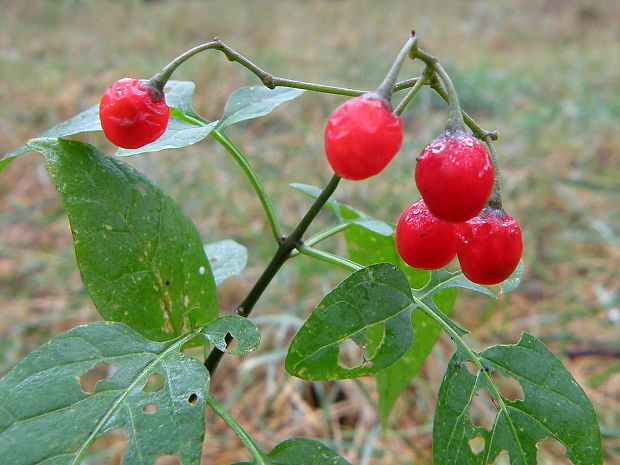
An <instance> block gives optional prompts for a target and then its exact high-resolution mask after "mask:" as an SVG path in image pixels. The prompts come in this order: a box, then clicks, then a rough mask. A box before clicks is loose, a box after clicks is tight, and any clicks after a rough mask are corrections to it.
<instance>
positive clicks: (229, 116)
mask: <svg viewBox="0 0 620 465" xmlns="http://www.w3.org/2000/svg"><path fill="white" fill-rule="evenodd" d="M304 92H305V91H304V90H303V89H290V88H288V87H276V88H275V89H268V88H266V87H263V86H248V87H242V88H240V89H237V90H236V91H235V92H233V94H232V95H231V96H230V98H229V99H228V101H227V102H226V105H225V106H224V115H223V116H222V119H221V120H220V122H219V123H218V125H217V129H218V130H222V129H224V128H226V127H228V126H232V125H233V124H237V123H240V122H242V121H247V120H249V119H254V118H258V117H260V116H264V115H267V114H269V113H271V112H272V111H273V110H274V109H275V108H276V107H278V106H279V105H281V104H283V103H284V102H287V101H289V100H292V99H294V98H297V97H299V96H300V95H301V94H303V93H304Z"/></svg>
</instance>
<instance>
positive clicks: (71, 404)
mask: <svg viewBox="0 0 620 465" xmlns="http://www.w3.org/2000/svg"><path fill="white" fill-rule="evenodd" d="M193 337H195V333H190V334H187V335H185V336H183V337H180V338H177V339H175V340H173V341H169V342H164V343H160V342H153V341H149V340H146V339H144V338H142V336H140V335H139V334H138V333H136V332H134V331H133V330H132V329H130V328H129V327H127V326H126V325H124V324H122V323H111V322H98V323H91V324H89V325H86V326H79V327H77V328H74V329H71V330H69V331H67V332H65V333H62V334H60V335H59V336H56V337H54V338H53V339H51V340H50V341H49V342H48V343H47V344H45V345H43V346H41V347H39V348H38V349H36V350H35V351H33V352H31V353H30V354H29V355H28V356H27V357H26V358H24V359H23V360H22V361H21V362H20V363H19V364H18V365H17V366H16V367H14V368H13V369H12V370H11V371H9V372H8V373H7V374H6V375H5V376H4V377H3V378H2V379H0V462H1V463H6V464H9V463H10V464H20V465H31V464H32V465H34V464H40V463H45V464H53V465H65V464H66V465H77V464H79V463H81V459H82V458H83V457H84V454H85V453H86V452H87V450H88V449H89V447H90V446H91V445H92V444H93V442H94V441H95V440H96V439H97V438H98V437H100V436H103V435H104V434H106V433H107V432H110V431H112V430H114V429H117V428H123V429H125V430H126V431H127V434H128V436H129V445H128V447H127V451H126V453H125V458H124V460H123V463H128V464H129V463H130V464H132V465H133V464H135V465H152V464H153V463H154V462H155V460H156V459H157V457H159V456H160V455H162V454H175V455H177V456H178V457H179V458H180V459H181V460H182V461H183V463H184V464H186V465H198V464H199V463H200V456H201V450H202V441H203V437H204V405H205V397H206V396H207V395H208V390H209V373H208V372H207V370H206V369H205V368H204V367H203V366H202V363H200V362H199V361H198V360H195V359H192V358H189V357H186V356H185V355H183V354H182V353H181V352H180V349H181V347H182V346H183V345H184V344H185V343H186V342H188V341H189V340H190V339H191V338H193ZM97 364H108V366H109V367H110V369H109V370H108V373H111V372H113V373H112V374H111V375H110V376H109V377H108V378H107V379H101V380H100V381H98V382H97V384H96V385H95V386H94V389H91V390H90V391H92V392H90V393H87V392H84V391H83V390H82V389H81V388H80V378H81V377H83V376H84V375H85V374H87V373H88V372H89V371H90V370H91V369H92V368H93V367H95V365H97ZM155 374H158V375H159V376H160V379H161V380H162V381H163V383H162V385H161V386H157V388H156V389H146V388H145V386H146V384H147V381H148V380H149V377H152V376H154V375H155Z"/></svg>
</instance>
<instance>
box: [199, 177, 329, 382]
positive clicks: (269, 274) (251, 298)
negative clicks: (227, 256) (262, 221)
mask: <svg viewBox="0 0 620 465" xmlns="http://www.w3.org/2000/svg"><path fill="white" fill-rule="evenodd" d="M340 179H341V178H340V177H339V176H337V175H334V176H332V178H331V179H330V181H329V182H328V183H327V185H326V186H325V188H324V189H323V190H322V191H321V193H320V194H319V196H318V197H317V198H316V200H315V201H314V203H313V204H312V205H311V206H310V208H309V209H308V211H307V212H306V214H305V215H304V217H303V218H302V219H301V221H300V222H299V224H298V225H297V226H296V227H295V229H294V230H293V232H292V233H291V234H290V235H289V236H288V237H283V238H281V239H280V242H279V243H280V245H279V246H278V249H277V250H276V252H275V254H274V255H273V257H272V258H271V261H270V262H269V264H268V265H267V267H266V268H265V269H264V270H263V272H262V274H261V275H260V276H259V278H258V280H257V281H256V283H255V284H254V286H253V287H252V289H250V292H248V294H247V295H246V296H245V298H244V299H243V301H242V302H241V303H240V304H239V306H238V307H237V309H236V310H235V312H234V313H235V314H237V315H240V316H242V317H244V318H247V317H248V316H249V315H250V313H251V312H252V310H253V309H254V306H255V305H256V302H258V299H259V298H260V297H261V296H262V295H263V292H264V291H265V289H267V286H268V285H269V283H271V280H272V279H273V278H274V277H275V275H276V273H277V272H278V271H279V270H280V268H281V267H282V265H283V264H284V262H286V260H288V258H289V257H290V255H291V252H292V251H293V250H294V249H296V248H298V247H300V246H301V240H302V237H303V235H304V234H305V232H306V231H307V230H308V227H309V226H310V224H311V223H312V221H313V220H314V218H315V217H316V215H318V213H319V211H321V209H322V208H323V206H324V205H325V203H326V202H327V200H329V198H330V197H331V195H332V194H333V193H334V191H335V190H336V188H337V187H338V183H340ZM231 341H232V337H231V336H230V334H229V335H227V336H226V343H227V344H230V342H231ZM223 356H224V352H222V351H221V350H219V349H218V348H217V347H215V348H213V350H212V351H211V353H210V354H209V356H208V357H207V359H206V360H205V363H204V365H205V367H206V368H207V370H209V372H210V373H211V374H213V372H214V371H215V370H216V369H217V366H218V364H219V362H220V360H221V359H222V357H223Z"/></svg>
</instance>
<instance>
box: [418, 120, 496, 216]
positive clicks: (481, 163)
mask: <svg viewBox="0 0 620 465" xmlns="http://www.w3.org/2000/svg"><path fill="white" fill-rule="evenodd" d="M493 177H494V175H493V164H492V163H491V158H490V157H489V154H488V153H487V151H486V150H485V148H484V146H483V145H482V143H481V142H480V141H479V140H478V139H476V138H475V137H473V136H471V135H470V134H468V133H466V132H465V131H460V130H457V131H450V130H446V131H445V132H444V133H443V134H442V135H441V136H439V137H438V138H437V139H435V140H434V141H433V142H431V143H430V144H428V145H427V146H426V147H425V148H424V150H423V151H422V153H421V154H420V156H419V157H418V162H417V164H416V167H415V182H416V185H417V186H418V190H419V191H420V193H421V194H422V198H423V199H424V202H426V205H427V206H428V209H429V210H430V211H431V213H432V214H433V215H435V216H436V217H437V218H439V219H442V220H444V221H449V222H451V223H461V222H463V221H467V220H468V219H470V218H473V217H474V216H476V215H477V214H478V213H480V211H481V210H482V209H483V208H484V206H485V205H486V203H487V201H488V200H489V197H490V195H491V190H492V189H493Z"/></svg>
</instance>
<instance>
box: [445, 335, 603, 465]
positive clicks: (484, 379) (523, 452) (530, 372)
mask: <svg viewBox="0 0 620 465" xmlns="http://www.w3.org/2000/svg"><path fill="white" fill-rule="evenodd" d="M467 359H468V357H467V355H466V354H464V353H463V352H462V351H457V353H455V354H454V355H453V357H452V359H451V360H450V363H449V364H448V369H447V371H446V374H445V376H444V379H443V381H442V383H441V387H440V389H439V398H438V403H437V409H436V411H435V421H434V427H433V456H434V458H435V464H436V465H448V464H450V465H452V464H454V463H458V464H459V465H470V464H472V465H474V464H475V465H486V464H488V463H493V461H494V460H495V458H496V457H497V455H498V454H499V453H500V452H501V451H504V450H505V451H507V452H508V455H509V458H510V463H511V464H520V465H533V464H535V463H536V444H537V443H538V442H539V441H541V440H542V439H544V438H546V437H552V438H554V439H556V440H557V441H559V442H560V443H561V444H562V445H564V447H565V451H566V456H567V457H568V458H569V459H570V460H571V461H572V462H573V463H574V464H575V465H597V464H601V463H602V455H601V454H602V453H601V433H600V430H599V427H598V423H597V420H596V414H595V412H594V409H593V407H592V404H591V403H590V401H589V399H588V398H587V396H586V394H585V393H584V392H583V390H582V389H581V388H580V387H579V385H578V384H577V383H576V381H575V380H574V379H573V377H572V376H571V375H570V373H569V372H568V371H567V370H566V368H564V366H563V365H562V363H561V362H560V360H558V359H557V358H556V357H555V356H554V355H553V354H552V353H551V352H550V351H549V350H548V349H547V348H546V347H545V346H544V344H543V343H542V342H540V341H539V340H538V339H536V338H535V337H534V336H531V335H529V334H526V333H523V334H522V336H521V339H520V340H519V342H518V343H517V344H515V345H503V346H493V347H489V348H488V349H486V350H484V351H483V352H482V353H480V354H479V360H480V362H481V363H482V364H483V365H484V366H485V367H488V369H489V370H492V371H495V372H497V373H500V374H501V375H503V376H507V377H511V378H513V379H515V380H516V381H517V382H518V383H519V384H520V386H521V388H522V390H523V395H524V397H523V399H516V400H509V399H506V398H505V397H503V396H502V395H501V394H500V393H499V390H498V388H497V387H496V386H495V384H494V381H493V379H492V377H491V376H489V374H488V372H487V371H485V370H482V371H479V372H477V373H476V374H475V375H473V374H471V373H470V372H469V370H468V369H467V368H465V367H464V366H462V365H463V363H465V362H466V360H467ZM481 388H484V389H486V390H487V391H488V392H489V393H490V394H491V396H492V397H493V400H494V406H495V407H496V409H497V416H496V418H495V421H494V424H493V427H492V429H491V431H489V430H487V429H485V428H484V427H482V426H476V425H474V424H472V422H471V420H470V419H469V416H468V410H469V408H470V403H471V401H472V398H473V397H474V396H476V395H478V393H479V391H480V389H481ZM478 436H480V437H482V438H483V439H484V447H483V448H482V450H481V451H480V452H478V454H475V453H474V452H473V451H472V450H471V448H470V446H469V444H468V441H469V440H471V439H473V438H475V437H478Z"/></svg>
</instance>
